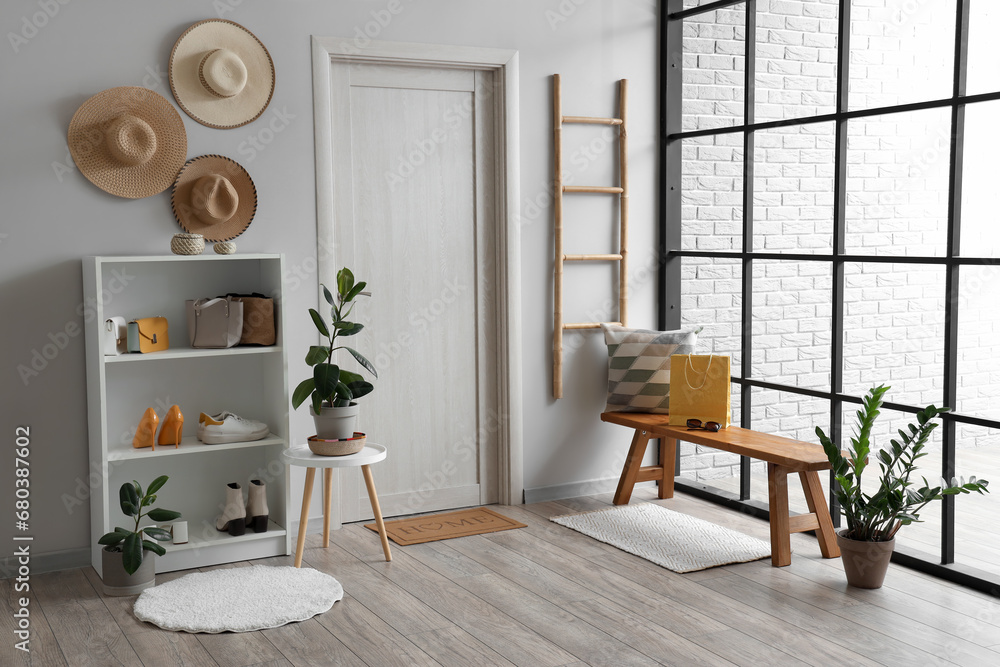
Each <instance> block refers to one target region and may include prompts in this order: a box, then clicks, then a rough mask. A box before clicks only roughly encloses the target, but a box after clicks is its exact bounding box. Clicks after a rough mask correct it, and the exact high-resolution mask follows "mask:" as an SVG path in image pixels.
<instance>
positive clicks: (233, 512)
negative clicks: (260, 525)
mask: <svg viewBox="0 0 1000 667" xmlns="http://www.w3.org/2000/svg"><path fill="white" fill-rule="evenodd" d="M215 527H216V529H218V530H223V531H229V534H230V535H242V534H243V533H245V532H246V529H247V514H246V509H245V507H244V505H243V488H242V487H241V486H240V485H239V484H237V483H236V482H230V483H229V484H227V485H226V509H224V510H223V511H222V516H220V517H219V518H218V519H216V521H215Z"/></svg>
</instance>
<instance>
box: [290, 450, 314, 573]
mask: <svg viewBox="0 0 1000 667" xmlns="http://www.w3.org/2000/svg"><path fill="white" fill-rule="evenodd" d="M315 478H316V468H306V486H305V488H304V489H303V491H302V514H300V515H299V541H298V542H297V543H296V545H295V567H302V552H303V550H304V549H305V547H306V527H307V526H308V524H309V501H310V500H312V492H313V480H314V479H315Z"/></svg>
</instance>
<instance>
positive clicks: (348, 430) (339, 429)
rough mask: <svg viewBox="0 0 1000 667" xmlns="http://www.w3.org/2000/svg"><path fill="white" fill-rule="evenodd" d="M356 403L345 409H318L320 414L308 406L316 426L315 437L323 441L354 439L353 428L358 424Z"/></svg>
mask: <svg viewBox="0 0 1000 667" xmlns="http://www.w3.org/2000/svg"><path fill="white" fill-rule="evenodd" d="M359 409H360V408H359V407H358V404H357V403H351V404H350V405H348V406H347V407H345V408H327V407H323V408H320V414H318V415H317V414H316V413H315V411H313V408H312V406H311V405H310V406H309V414H311V415H312V417H313V423H314V424H316V437H317V438H321V439H323V440H345V439H348V438H353V437H354V431H355V430H356V429H355V428H354V427H355V426H356V425H357V423H358V410H359Z"/></svg>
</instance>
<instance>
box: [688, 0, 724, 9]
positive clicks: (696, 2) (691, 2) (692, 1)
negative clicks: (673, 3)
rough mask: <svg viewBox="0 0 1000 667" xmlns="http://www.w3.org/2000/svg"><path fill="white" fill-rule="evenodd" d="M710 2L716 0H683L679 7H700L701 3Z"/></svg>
mask: <svg viewBox="0 0 1000 667" xmlns="http://www.w3.org/2000/svg"><path fill="white" fill-rule="evenodd" d="M710 2H716V0H684V2H683V3H682V4H681V7H682V8H684V9H690V8H691V7H701V6H702V5H707V4H708V3H710Z"/></svg>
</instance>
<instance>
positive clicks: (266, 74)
mask: <svg viewBox="0 0 1000 667" xmlns="http://www.w3.org/2000/svg"><path fill="white" fill-rule="evenodd" d="M167 74H168V77H169V79H170V90H172V91H173V93H174V99H176V100H177V104H179V105H180V107H181V109H184V111H185V112H186V113H187V114H188V115H189V116H191V118H194V119H195V120H196V121H198V122H199V123H201V124H202V125H207V126H209V127H214V128H218V129H229V128H233V127H239V126H241V125H246V124H247V123H249V122H252V121H253V120H255V119H256V118H257V117H258V116H260V115H261V114H262V113H264V109H266V108H267V105H268V104H269V103H270V102H271V95H272V94H273V93H274V62H273V61H272V60H271V54H269V53H268V52H267V49H266V48H264V45H263V44H262V43H261V41H260V40H259V39H257V37H256V36H255V35H254V34H253V33H252V32H250V31H249V30H247V29H246V28H244V27H243V26H241V25H240V24H238V23H233V22H232V21H227V20H225V19H207V20H205V21H199V22H198V23H195V24H194V25H192V26H191V27H190V28H188V29H187V30H185V31H184V34H182V35H181V36H180V38H179V39H178V40H177V43H175V44H174V48H173V50H172V51H171V52H170V63H169V66H168V67H167Z"/></svg>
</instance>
